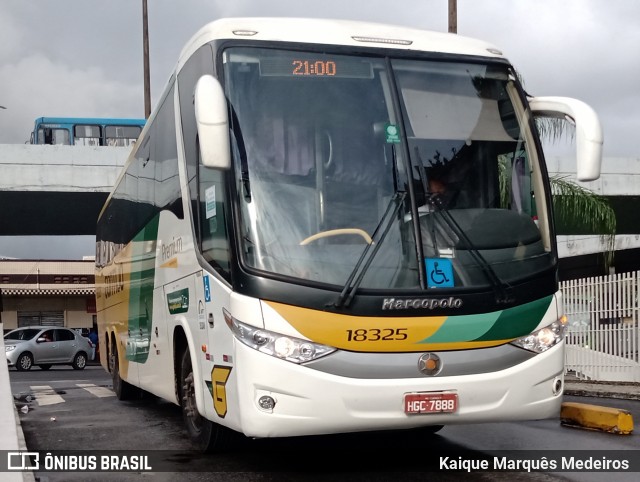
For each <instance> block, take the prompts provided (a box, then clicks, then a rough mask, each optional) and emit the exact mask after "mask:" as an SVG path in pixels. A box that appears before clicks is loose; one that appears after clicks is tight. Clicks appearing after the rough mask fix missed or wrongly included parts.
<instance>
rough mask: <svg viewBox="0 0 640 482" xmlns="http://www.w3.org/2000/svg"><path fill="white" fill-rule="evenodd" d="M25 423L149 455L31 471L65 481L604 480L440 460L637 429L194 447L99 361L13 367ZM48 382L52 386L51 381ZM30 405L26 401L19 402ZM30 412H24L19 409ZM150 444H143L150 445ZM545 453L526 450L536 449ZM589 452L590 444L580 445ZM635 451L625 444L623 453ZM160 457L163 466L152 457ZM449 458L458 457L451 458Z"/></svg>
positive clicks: (171, 419)
mask: <svg viewBox="0 0 640 482" xmlns="http://www.w3.org/2000/svg"><path fill="white" fill-rule="evenodd" d="M10 379H11V386H12V392H13V394H14V398H16V399H17V405H18V407H19V408H21V409H22V410H20V411H19V413H20V419H21V424H22V428H23V431H24V434H25V438H26V441H27V446H28V448H29V450H37V451H65V450H67V451H80V452H81V453H83V454H93V455H98V456H99V455H101V454H111V453H115V452H111V451H121V450H128V451H130V452H127V453H130V454H131V453H132V454H138V455H141V454H151V455H152V456H153V457H154V460H153V462H154V465H155V467H154V470H153V471H152V472H144V471H142V472H130V473H112V472H109V473H95V474H93V473H92V474H90V473H87V472H83V473H69V472H66V473H60V472H45V471H40V472H37V473H36V476H37V477H38V478H39V480H40V482H54V481H70V480H82V481H89V480H100V481H111V480H118V481H119V480H123V481H128V480H140V479H141V477H150V476H153V477H154V479H153V480H154V481H163V480H166V481H172V482H173V481H175V479H176V477H178V478H179V480H181V481H182V480H187V481H201V480H202V481H203V480H224V481H228V480H232V481H233V480H243V481H245V480H246V481H257V480H259V481H265V480H266V481H271V480H274V481H275V480H278V481H287V480H292V481H293V480H296V481H298V480H332V481H334V480H350V481H360V480H362V481H364V480H367V481H369V480H374V481H378V480H380V481H383V480H384V481H386V480H394V481H395V480H398V479H400V480H402V481H405V480H407V481H411V480H427V479H428V480H442V481H448V480H460V479H461V478H465V479H466V480H469V477H470V476H471V477H472V478H473V480H509V481H511V480H536V481H539V480H544V481H550V480H579V481H581V482H582V481H586V480H598V481H600V480H603V473H600V472H598V473H593V472H592V473H567V472H563V473H527V472H526V471H525V472H482V473H478V472H475V473H473V474H468V473H466V472H464V471H454V470H451V469H450V468H448V467H447V466H445V468H443V467H442V463H441V462H442V461H441V457H443V456H446V455H449V456H450V457H457V456H459V455H460V454H462V453H463V452H464V457H463V458H465V459H466V458H471V459H473V458H481V457H482V455H483V454H485V453H486V452H491V451H510V450H533V451H549V453H550V454H553V453H557V451H566V450H567V449H573V450H581V451H593V450H603V449H607V450H614V451H615V453H621V452H622V451H629V450H634V449H635V452H634V453H635V456H636V457H639V456H640V455H639V451H638V448H639V447H640V443H639V440H638V435H637V433H636V434H632V435H627V436H617V435H613V434H609V433H602V432H593V431H584V430H578V429H571V428H566V427H562V426H560V424H559V420H543V421H534V422H523V423H497V424H482V425H459V426H447V427H445V428H444V429H443V430H442V431H440V432H439V433H438V434H436V435H433V434H428V433H425V432H424V431H419V430H418V431H403V432H375V433H366V434H345V435H330V436H322V437H300V438H293V439H265V440H248V439H243V440H242V441H241V442H240V443H239V445H238V447H237V448H236V449H235V450H233V451H230V452H227V453H222V454H213V455H200V454H196V453H193V452H192V451H191V450H190V444H189V440H188V439H187V437H186V435H185V432H184V429H183V425H182V415H181V411H180V409H179V408H178V407H176V406H175V405H173V404H170V403H167V402H165V401H162V400H159V399H157V398H155V397H146V398H144V399H141V400H135V401H126V402H121V401H118V400H117V399H116V398H115V396H113V392H112V391H111V380H110V378H109V376H108V374H107V373H105V372H104V370H103V369H102V367H98V366H90V367H88V368H87V369H85V370H82V371H75V370H72V369H70V368H68V367H59V368H58V367H54V368H52V369H51V370H49V371H47V372H44V371H41V370H37V369H34V370H32V371H30V372H26V373H21V372H16V371H13V370H11V372H10ZM47 387H49V388H47ZM566 399H567V401H572V400H573V401H581V402H585V403H597V404H603V403H606V404H607V406H615V407H618V408H624V409H626V410H629V411H630V412H631V413H632V414H633V416H634V420H640V401H637V400H635V401H630V400H606V401H605V402H603V400H590V399H584V398H579V397H567V398H566ZM24 407H26V408H24ZM24 412H26V413H24ZM147 451H149V452H147ZM546 453H547V452H532V453H529V452H522V454H526V455H527V456H529V455H531V454H533V455H531V456H533V457H537V458H540V457H541V456H542V455H544V454H546ZM585 453H586V452H585ZM629 453H631V452H629ZM159 459H161V463H160V466H158V464H157V463H156V462H157V461H158V460H159ZM449 460H454V459H453V458H450V459H449ZM637 475H638V474H637V473H636V474H625V473H613V474H610V476H608V477H606V478H607V479H609V480H612V481H616V482H617V481H623V480H634V481H635V480H637Z"/></svg>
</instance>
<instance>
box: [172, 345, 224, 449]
mask: <svg viewBox="0 0 640 482" xmlns="http://www.w3.org/2000/svg"><path fill="white" fill-rule="evenodd" d="M180 405H181V407H182V418H183V420H184V424H185V426H186V429H187V433H188V435H189V438H190V439H191V442H192V444H193V445H194V448H195V449H196V450H199V451H200V452H218V451H222V450H225V449H228V448H230V447H231V438H232V431H231V430H229V429H227V428H226V427H223V426H222V425H219V424H217V423H214V422H212V421H211V420H207V419H206V418H204V417H203V416H201V415H200V412H198V406H197V405H196V394H195V380H194V376H193V368H192V365H191V355H190V353H189V350H188V349H187V350H185V352H184V354H183V355H182V362H181V364H180Z"/></svg>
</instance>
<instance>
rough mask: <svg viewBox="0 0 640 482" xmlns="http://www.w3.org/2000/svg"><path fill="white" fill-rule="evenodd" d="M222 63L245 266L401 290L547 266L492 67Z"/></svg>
mask: <svg viewBox="0 0 640 482" xmlns="http://www.w3.org/2000/svg"><path fill="white" fill-rule="evenodd" d="M224 68H225V86H226V87H225V88H226V94H227V96H228V99H229V101H230V104H231V109H232V116H231V118H232V123H231V124H232V125H231V127H232V135H233V148H234V165H235V173H236V179H237V186H238V188H237V191H238V202H239V204H240V210H239V211H240V213H241V223H240V229H241V233H240V239H241V244H242V260H243V262H244V263H245V265H246V266H247V267H248V268H250V269H255V270H260V271H262V272H265V273H271V274H274V275H278V276H287V277H294V278H299V279H300V280H304V281H301V282H315V283H323V284H331V285H338V286H339V287H341V286H344V285H345V284H349V283H351V280H353V279H358V281H357V283H358V286H359V287H360V288H363V289H383V288H384V289H395V288H397V289H405V290H406V289H408V288H409V289H411V288H423V289H424V288H449V289H455V288H467V289H468V288H470V287H476V288H478V287H482V288H486V287H487V286H493V285H495V284H501V283H505V284H509V283H513V282H516V281H518V280H522V279H524V278H528V277H531V276H535V275H538V274H541V273H543V272H548V270H549V269H551V268H552V267H553V263H555V260H554V258H553V256H552V254H551V252H552V250H551V244H552V241H551V239H552V234H551V227H550V223H549V216H548V214H547V210H548V208H547V202H546V200H545V199H546V193H545V189H546V187H545V186H546V184H545V181H544V175H543V173H541V169H540V165H539V162H538V153H537V152H536V148H535V143H534V142H533V135H532V133H531V131H530V125H531V123H530V121H529V117H528V115H527V113H526V111H525V109H524V107H523V105H522V101H521V99H520V97H519V93H518V91H517V89H516V87H515V79H514V75H513V73H512V72H511V71H510V70H509V67H508V66H507V65H506V64H500V63H497V64H493V63H491V64H488V63H474V62H460V61H456V62H453V61H445V60H433V59H406V58H388V57H374V56H370V57H363V56H349V55H342V54H341V55H336V54H331V53H327V51H326V50H325V51H323V53H314V52H303V51H288V50H275V49H261V48H247V47H233V48H229V49H227V50H226V51H225V54H224Z"/></svg>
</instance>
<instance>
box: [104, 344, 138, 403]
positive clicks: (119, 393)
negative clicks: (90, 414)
mask: <svg viewBox="0 0 640 482" xmlns="http://www.w3.org/2000/svg"><path fill="white" fill-rule="evenodd" d="M109 368H111V380H112V383H113V391H114V392H115V394H116V398H117V399H118V400H131V399H132V398H134V395H135V392H136V389H135V387H134V386H133V385H131V384H130V383H127V382H125V381H124V380H123V379H122V377H121V376H120V362H119V360H118V347H117V346H116V344H115V343H113V345H112V348H111V353H110V357H109Z"/></svg>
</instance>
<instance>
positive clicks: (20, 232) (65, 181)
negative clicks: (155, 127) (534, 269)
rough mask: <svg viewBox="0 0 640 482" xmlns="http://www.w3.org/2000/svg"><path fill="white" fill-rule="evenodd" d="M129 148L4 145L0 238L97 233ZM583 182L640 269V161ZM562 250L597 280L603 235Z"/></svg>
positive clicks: (625, 256) (577, 239) (606, 164)
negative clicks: (607, 206) (611, 213)
mask: <svg viewBox="0 0 640 482" xmlns="http://www.w3.org/2000/svg"><path fill="white" fill-rule="evenodd" d="M129 150H130V149H129V148H126V147H85V146H40V145H29V144H4V145H0V237H1V236H37V235H55V236H78V235H89V236H94V235H95V226H96V220H97V217H98V214H99V212H100V209H101V208H102V205H103V204H104V201H105V200H106V198H107V195H108V193H109V192H110V190H111V188H112V186H113V185H114V184H115V181H116V179H117V177H118V174H119V173H120V170H121V168H122V166H123V165H124V162H125V161H126V159H127V156H128V155H129ZM547 162H548V165H549V172H550V173H551V174H552V175H560V176H566V177H567V178H569V179H574V180H575V175H574V173H575V159H572V158H565V157H550V158H547ZM582 185H584V186H585V187H587V188H588V189H591V190H592V191H594V192H596V193H598V194H601V195H603V196H606V197H607V198H608V199H609V200H610V202H611V204H612V206H613V208H614V210H615V212H616V217H617V221H618V236H617V237H616V239H617V242H616V250H617V254H616V259H617V260H619V261H620V263H621V265H622V266H619V267H617V268H616V269H617V271H622V270H623V269H624V270H625V271H626V270H629V269H640V158H605V159H604V160H603V163H602V175H601V177H600V179H598V180H597V181H593V182H589V183H582ZM560 229H561V227H560ZM560 232H562V231H560ZM558 248H559V254H560V258H562V260H561V271H563V269H564V271H565V272H568V271H573V274H578V273H579V274H580V275H585V276H592V275H593V273H591V274H586V273H587V272H588V271H589V269H592V268H593V266H594V265H596V264H601V262H598V261H597V260H596V259H594V258H595V257H597V256H598V253H600V252H602V251H603V246H602V245H601V243H600V240H599V237H598V236H593V235H578V234H569V233H562V234H561V235H559V236H558ZM627 267H629V269H625V268H627ZM621 268H622V269H621ZM583 271H584V273H583ZM572 277H574V276H572Z"/></svg>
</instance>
